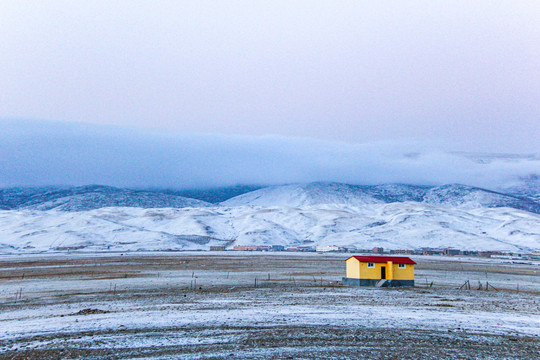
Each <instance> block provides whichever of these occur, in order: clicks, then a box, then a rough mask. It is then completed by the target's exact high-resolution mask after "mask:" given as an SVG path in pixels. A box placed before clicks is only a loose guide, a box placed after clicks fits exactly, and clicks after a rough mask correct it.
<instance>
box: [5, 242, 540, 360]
mask: <svg viewBox="0 0 540 360" xmlns="http://www.w3.org/2000/svg"><path fill="white" fill-rule="evenodd" d="M345 257H346V255H345V254H335V255H322V254H305V255H303V254H280V253H274V254H266V255H263V254H257V255H255V256H254V255H253V254H249V253H234V254H231V253H228V254H227V253H177V254H176V255H171V254H167V255H166V256H164V255H147V254H142V255H138V254H133V253H132V254H126V255H123V256H120V255H116V256H111V255H103V256H102V257H90V256H87V255H84V254H82V255H71V256H66V255H62V256H58V255H53V256H48V255H30V256H27V255H18V256H13V255H12V256H4V257H3V258H2V259H0V262H1V263H0V275H1V282H2V287H1V291H0V357H2V356H4V357H7V358H10V357H14V356H15V358H16V356H18V357H20V358H41V359H46V358H51V359H52V358H145V356H148V358H178V357H180V356H181V357H182V358H198V359H201V358H208V359H222V358H231V357H232V358H251V359H264V358H301V359H312V358H351V357H355V354H356V356H357V357H358V356H359V355H360V354H361V355H363V356H364V357H368V358H369V357H373V358H382V359H386V358H388V359H391V358H404V359H419V358H422V359H441V358H445V359H454V358H455V359H463V358H471V359H497V358H504V359H532V358H536V357H537V355H538V353H539V351H540V341H539V336H540V317H539V315H538V314H539V307H538V291H539V289H540V283H539V282H538V277H537V276H534V274H535V271H536V269H537V266H538V264H532V263H531V264H528V265H524V264H517V265H503V263H501V262H500V260H499V261H498V262H495V260H493V259H489V260H482V259H474V264H470V263H469V262H463V261H462V260H463V259H460V258H452V259H449V258H445V261H443V262H440V261H438V259H437V258H436V257H418V265H417V268H418V269H417V270H416V273H417V282H418V286H417V287H416V288H408V289H375V288H348V287H342V286H340V285H339V279H340V277H341V276H342V275H343V272H344V259H345ZM493 265H498V266H497V267H496V268H493ZM435 268H436V269H435ZM424 277H425V278H428V279H429V281H430V282H431V281H433V280H434V282H435V284H434V285H433V286H427V284H426V285H424V284H423V281H422V280H423V278H424ZM488 277H489V281H490V284H493V285H494V286H495V287H496V288H497V289H499V291H494V290H493V289H490V291H485V290H482V291H479V290H476V288H475V287H476V282H473V279H475V280H480V279H481V280H482V281H483V282H485V279H487V278H488ZM254 278H258V279H259V282H258V283H257V287H255V286H254V285H255V284H254V282H253V280H254ZM464 279H470V280H471V283H472V284H473V288H472V289H471V290H459V289H458V288H459V285H460V282H462V281H463V280H464ZM194 281H195V282H196V285H195V286H192V285H193V283H194ZM516 284H520V287H519V289H520V292H518V291H516V288H515V286H516ZM521 284H524V285H525V284H526V285H527V286H521ZM380 353H384V354H385V357H381V356H378V355H379V354H380Z"/></svg>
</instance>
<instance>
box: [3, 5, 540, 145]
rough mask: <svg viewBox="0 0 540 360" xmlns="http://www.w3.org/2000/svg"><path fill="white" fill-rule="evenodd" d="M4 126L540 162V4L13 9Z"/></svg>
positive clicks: (6, 38) (8, 21) (6, 11)
mask: <svg viewBox="0 0 540 360" xmlns="http://www.w3.org/2000/svg"><path fill="white" fill-rule="evenodd" d="M0 118H26V119H47V120H58V121H67V122H87V123H95V124H107V125H117V126H123V127H135V128H142V129H156V130H161V131H166V132H170V133H179V134H192V133H213V134H224V135H247V136H256V135H269V134H277V135H282V136H288V137H311V138H315V139H323V140H332V141H334V140H338V141H345V142H349V143H366V142H372V141H394V140H395V141H398V140H399V141H402V140H403V139H419V140H421V141H425V140H429V141H435V142H441V143H445V144H447V145H445V146H446V148H448V147H450V148H451V149H453V150H465V151H486V152H516V153H531V152H539V151H540V150H539V149H540V140H539V138H540V2H539V1H534V0H531V1H519V0H513V1H493V0H491V1H478V0H475V1H470V0H467V1H434V0H429V1H373V0H370V1H359V0H356V1H337V0H332V1H293V0H287V1H277V0H272V1H217V0H216V1H201V0H197V1H133V0H132V1H112V0H107V1H98V0H93V1H71V0H70V1H47V0H36V1H23V0H14V1H7V0H0ZM1 131H2V130H1V129H0V134H1ZM448 144H449V145H448Z"/></svg>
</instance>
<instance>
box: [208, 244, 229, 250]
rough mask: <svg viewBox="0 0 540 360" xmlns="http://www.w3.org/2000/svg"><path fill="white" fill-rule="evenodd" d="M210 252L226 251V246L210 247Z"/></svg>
mask: <svg viewBox="0 0 540 360" xmlns="http://www.w3.org/2000/svg"><path fill="white" fill-rule="evenodd" d="M210 251H225V246H221V245H218V246H210Z"/></svg>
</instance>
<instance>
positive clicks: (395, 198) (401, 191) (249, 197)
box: [221, 183, 540, 213]
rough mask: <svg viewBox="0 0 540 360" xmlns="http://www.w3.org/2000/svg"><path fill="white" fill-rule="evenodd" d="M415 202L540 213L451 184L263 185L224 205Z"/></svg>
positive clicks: (520, 201) (533, 206)
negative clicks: (431, 185)
mask: <svg viewBox="0 0 540 360" xmlns="http://www.w3.org/2000/svg"><path fill="white" fill-rule="evenodd" d="M405 201H415V202H423V203H427V204H433V205H438V206H444V207H457V208H466V209H472V208H493V207H511V208H515V209H521V210H526V211H530V212H534V213H540V204H539V203H537V202H535V201H533V200H531V199H528V198H526V197H517V196H512V195H506V194H502V193H497V192H494V191H490V190H485V189H480V188H476V187H472V186H466V185H459V184H452V185H443V186H437V187H430V186H418V185H403V184H387V185H373V186H361V185H348V184H340V183H310V184H293V185H281V186H271V187H266V188H262V189H259V190H256V191H252V192H249V193H246V194H243V195H240V196H237V197H234V198H232V199H229V200H227V201H224V202H222V203H221V204H222V205H224V206H262V207H274V206H278V207H280V206H281V207H283V206H284V207H303V206H312V205H321V204H341V205H349V206H363V205H367V204H382V203H393V202H405Z"/></svg>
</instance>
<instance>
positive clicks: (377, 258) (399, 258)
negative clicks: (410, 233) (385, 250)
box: [347, 256, 416, 265]
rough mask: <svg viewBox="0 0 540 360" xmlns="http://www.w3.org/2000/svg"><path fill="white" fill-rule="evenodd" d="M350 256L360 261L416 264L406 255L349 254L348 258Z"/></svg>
mask: <svg viewBox="0 0 540 360" xmlns="http://www.w3.org/2000/svg"><path fill="white" fill-rule="evenodd" d="M352 258H355V259H356V260H358V261H360V262H372V263H385V262H388V261H391V262H393V263H395V264H412V265H414V264H416V263H415V262H414V261H412V260H411V258H408V257H406V256H351V257H350V258H349V259H352ZM349 259H347V260H349Z"/></svg>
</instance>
